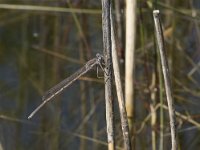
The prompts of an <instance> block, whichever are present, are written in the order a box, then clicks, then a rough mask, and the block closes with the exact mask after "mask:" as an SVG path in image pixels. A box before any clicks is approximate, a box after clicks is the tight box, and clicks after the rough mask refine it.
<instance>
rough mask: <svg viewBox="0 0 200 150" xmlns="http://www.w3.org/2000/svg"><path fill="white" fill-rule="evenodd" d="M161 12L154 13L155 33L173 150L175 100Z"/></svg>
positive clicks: (173, 148) (174, 144)
mask: <svg viewBox="0 0 200 150" xmlns="http://www.w3.org/2000/svg"><path fill="white" fill-rule="evenodd" d="M159 14H160V13H159V10H154V11H153V17H154V23H155V31H156V39H157V44H158V50H159V53H160V59H161V66H162V72H163V76H164V85H165V92H166V96H167V103H168V107H169V118H170V129H171V142H172V148H171V149H172V150H176V149H177V142H176V127H175V113H174V107H173V98H172V91H171V83H170V82H171V81H170V77H169V72H168V64H167V59H166V54H165V47H164V36H163V32H162V27H161V21H160V15H159Z"/></svg>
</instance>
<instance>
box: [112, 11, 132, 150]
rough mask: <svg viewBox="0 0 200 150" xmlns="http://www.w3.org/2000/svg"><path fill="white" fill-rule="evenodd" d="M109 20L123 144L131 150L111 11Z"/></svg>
mask: <svg viewBox="0 0 200 150" xmlns="http://www.w3.org/2000/svg"><path fill="white" fill-rule="evenodd" d="M111 10H112V8H111ZM110 20H111V39H112V60H113V72H114V77H115V85H116V91H117V99H118V103H119V110H120V119H121V126H122V132H123V136H124V145H125V148H126V150H131V140H130V133H129V127H128V119H127V113H126V107H125V101H124V94H123V90H122V84H121V77H120V70H119V63H118V62H119V61H118V57H117V49H116V40H115V37H116V36H115V31H114V25H113V24H114V23H113V19H112V12H111V13H110Z"/></svg>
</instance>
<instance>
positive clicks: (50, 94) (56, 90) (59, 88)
mask: <svg viewBox="0 0 200 150" xmlns="http://www.w3.org/2000/svg"><path fill="white" fill-rule="evenodd" d="M103 63H104V59H103V56H102V55H100V54H98V53H97V54H96V57H95V58H93V59H91V60H89V61H88V62H87V63H86V64H85V65H84V66H83V67H82V68H80V69H79V70H78V71H76V72H75V73H74V74H72V75H71V76H69V77H68V78H66V79H65V80H63V81H61V82H60V83H58V84H57V85H55V86H54V87H52V88H51V89H49V90H48V91H47V92H46V93H45V94H44V96H43V97H42V100H43V102H42V103H41V104H40V105H39V106H38V107H37V108H36V109H35V110H34V111H33V112H32V113H31V114H30V115H29V117H28V119H31V118H32V117H33V116H34V115H35V114H36V113H37V112H38V111H39V110H40V109H41V108H42V107H43V106H44V105H45V104H46V103H47V102H49V101H50V100H52V99H53V98H54V97H55V96H56V95H58V94H60V93H62V92H63V90H64V89H65V88H67V87H68V86H69V85H71V84H72V83H73V82H74V81H76V80H77V79H78V78H80V77H81V76H82V75H84V74H85V73H87V72H88V71H89V70H91V69H92V68H93V67H94V66H96V65H97V67H98V66H99V67H101V69H103V67H102V64H103ZM103 70H104V69H103Z"/></svg>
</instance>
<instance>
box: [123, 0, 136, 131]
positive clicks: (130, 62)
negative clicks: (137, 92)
mask: <svg viewBox="0 0 200 150" xmlns="http://www.w3.org/2000/svg"><path fill="white" fill-rule="evenodd" d="M135 29H136V0H126V54H125V58H126V59H125V100H126V110H127V115H128V118H129V119H128V121H129V128H130V131H131V133H132V131H133V119H134V114H133V112H134V66H135V65H134V64H135V63H134V60H135V58H134V53H135V52H134V51H135V35H136V33H135V32H136V31H135Z"/></svg>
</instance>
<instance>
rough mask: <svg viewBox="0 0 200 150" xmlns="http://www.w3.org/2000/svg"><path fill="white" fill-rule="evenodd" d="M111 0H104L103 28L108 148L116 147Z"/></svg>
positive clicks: (112, 149)
mask: <svg viewBox="0 0 200 150" xmlns="http://www.w3.org/2000/svg"><path fill="white" fill-rule="evenodd" d="M110 5H111V1H110V0H102V30H103V46H104V61H105V71H104V81H105V101H106V102H105V103H106V124H107V140H108V149H109V150H114V149H115V141H114V123H113V118H114V117H113V91H112V78H113V77H112V56H111V55H112V54H111V26H110V8H111V6H110Z"/></svg>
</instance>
